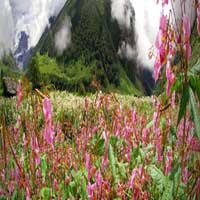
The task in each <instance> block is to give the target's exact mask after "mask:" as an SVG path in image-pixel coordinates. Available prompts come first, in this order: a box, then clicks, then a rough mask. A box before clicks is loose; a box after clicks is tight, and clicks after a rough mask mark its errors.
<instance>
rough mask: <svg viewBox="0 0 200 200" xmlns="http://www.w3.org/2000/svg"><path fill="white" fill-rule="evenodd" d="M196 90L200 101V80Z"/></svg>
mask: <svg viewBox="0 0 200 200" xmlns="http://www.w3.org/2000/svg"><path fill="white" fill-rule="evenodd" d="M196 90H197V95H198V98H199V101H200V79H198V80H197V84H196Z"/></svg>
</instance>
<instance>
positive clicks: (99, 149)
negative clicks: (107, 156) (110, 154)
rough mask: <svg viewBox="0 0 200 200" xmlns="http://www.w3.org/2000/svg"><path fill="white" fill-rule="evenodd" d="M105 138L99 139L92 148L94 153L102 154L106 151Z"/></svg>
mask: <svg viewBox="0 0 200 200" xmlns="http://www.w3.org/2000/svg"><path fill="white" fill-rule="evenodd" d="M104 149H105V148H104V139H99V140H98V141H97V143H96V144H95V146H94V148H93V149H92V153H93V154H95V155H97V156H102V155H103V153H104Z"/></svg>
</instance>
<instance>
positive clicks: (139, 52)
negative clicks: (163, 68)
mask: <svg viewBox="0 0 200 200" xmlns="http://www.w3.org/2000/svg"><path fill="white" fill-rule="evenodd" d="M156 2H157V1H156V0H112V17H113V18H114V19H117V21H118V23H119V25H120V26H121V27H122V28H123V26H125V27H128V28H131V27H130V17H131V12H129V11H128V12H126V9H125V8H126V5H127V4H129V5H130V6H132V8H133V9H134V23H135V24H134V26H135V41H136V47H134V48H132V49H131V48H130V47H131V44H128V45H126V47H125V46H124V45H123V43H122V46H121V47H120V48H119V52H120V53H121V52H123V53H125V56H126V57H127V58H135V57H136V59H137V61H138V62H139V64H140V65H142V66H144V67H147V68H149V69H152V68H153V64H154V59H151V60H150V59H149V57H148V54H149V52H150V49H153V48H154V44H155V39H156V35H157V32H158V29H159V19H160V15H161V13H162V11H163V9H162V5H161V2H160V3H159V4H157V3H156ZM184 4H185V6H184V12H185V14H186V15H187V16H188V17H189V18H190V19H191V24H192V23H193V22H194V19H195V8H194V6H193V0H185V2H184ZM180 8H181V7H180V1H179V0H176V1H175V3H173V4H171V3H169V5H168V6H166V7H165V10H164V13H165V14H167V15H168V14H169V11H170V9H171V10H174V11H175V16H174V15H173V22H174V26H176V25H177V24H175V18H176V22H177V23H180V20H181V9H180ZM133 37H134V36H133ZM126 52H127V53H126Z"/></svg>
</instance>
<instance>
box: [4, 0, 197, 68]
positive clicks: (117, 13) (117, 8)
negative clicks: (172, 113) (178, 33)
mask: <svg viewBox="0 0 200 200" xmlns="http://www.w3.org/2000/svg"><path fill="white" fill-rule="evenodd" d="M66 1H67V0H0V10H1V12H0V56H1V55H2V54H3V53H4V52H8V51H9V50H11V51H12V53H13V54H14V55H15V57H16V59H17V61H18V63H20V62H23V61H24V56H26V55H27V54H29V50H30V49H31V48H32V47H35V46H36V45H37V43H38V41H39V39H40V37H41V36H42V34H43V32H44V31H45V29H46V28H47V27H48V26H49V25H50V19H52V17H56V16H57V15H58V14H59V12H60V10H61V9H62V7H63V6H64V4H65V3H66ZM80 1H81V0H80ZM110 1H111V9H112V18H115V19H117V21H118V23H119V24H120V25H121V26H125V27H127V28H129V27H130V23H129V19H130V15H132V13H131V9H132V10H134V14H135V16H134V18H135V25H134V26H135V27H134V28H135V33H136V35H135V36H134V37H136V46H135V47H134V48H132V44H130V45H126V49H125V51H126V54H127V57H128V58H129V57H132V56H134V57H135V55H136V52H137V57H138V60H139V61H140V62H141V63H142V64H144V65H145V66H152V61H149V59H148V56H147V55H148V51H149V49H150V48H151V47H152V45H154V43H155V37H156V32H157V30H158V24H159V16H160V13H161V12H162V6H161V2H160V4H159V5H156V2H157V0H110ZM175 2H176V3H175V5H173V6H174V7H173V8H174V9H175V10H176V14H177V16H176V17H178V16H180V15H181V11H180V5H179V0H176V1H175ZM192 3H193V1H192V0H185V9H186V13H188V15H189V16H191V19H193V18H194V13H195V12H194V10H193V6H192ZM125 7H127V9H125ZM170 9H171V5H169V6H168V8H167V12H168V11H169V10H170ZM125 10H126V12H125ZM122 48H124V47H123V46H122Z"/></svg>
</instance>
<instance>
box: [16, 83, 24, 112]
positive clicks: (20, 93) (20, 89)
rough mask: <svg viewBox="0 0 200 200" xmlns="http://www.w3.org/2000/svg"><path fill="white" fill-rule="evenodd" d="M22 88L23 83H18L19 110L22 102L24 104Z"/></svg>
mask: <svg viewBox="0 0 200 200" xmlns="http://www.w3.org/2000/svg"><path fill="white" fill-rule="evenodd" d="M22 97H23V95H22V86H21V81H20V80H19V81H18V85H17V109H18V108H19V106H20V104H21V102H22Z"/></svg>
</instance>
